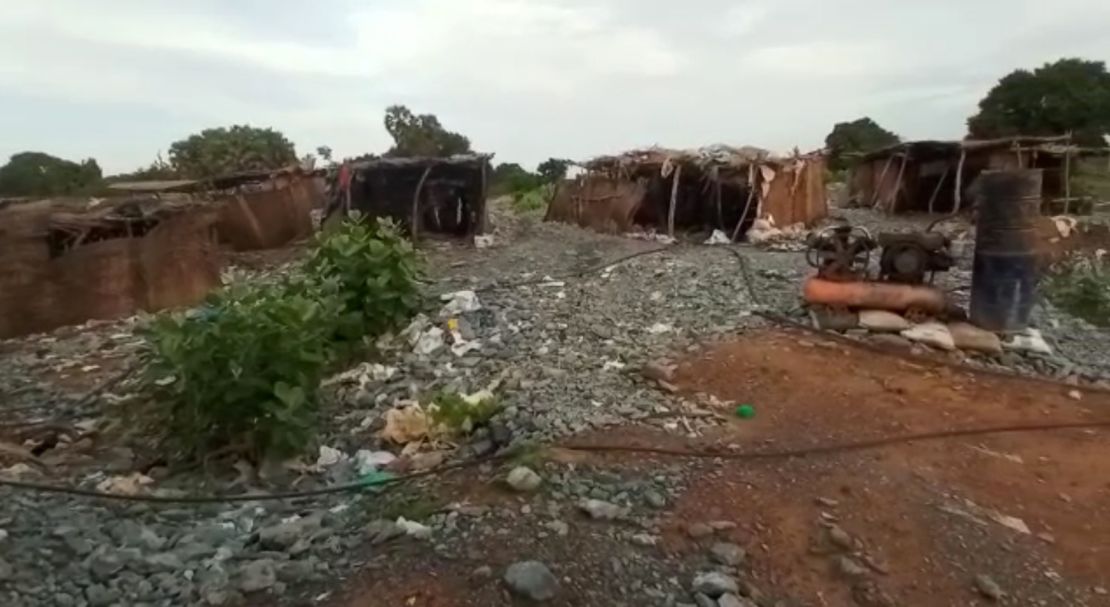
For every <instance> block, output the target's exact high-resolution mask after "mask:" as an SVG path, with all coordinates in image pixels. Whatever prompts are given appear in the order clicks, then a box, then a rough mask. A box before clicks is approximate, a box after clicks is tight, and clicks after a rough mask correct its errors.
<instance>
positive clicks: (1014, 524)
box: [940, 499, 1031, 535]
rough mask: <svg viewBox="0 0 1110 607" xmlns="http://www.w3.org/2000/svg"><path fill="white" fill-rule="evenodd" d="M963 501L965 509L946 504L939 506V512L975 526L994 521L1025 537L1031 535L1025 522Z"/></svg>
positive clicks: (965, 500) (971, 502) (966, 500)
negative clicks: (957, 517)
mask: <svg viewBox="0 0 1110 607" xmlns="http://www.w3.org/2000/svg"><path fill="white" fill-rule="evenodd" d="M963 501H964V506H965V508H961V507H959V506H955V505H952V504H946V505H944V506H941V507H940V510H941V512H946V513H948V514H954V515H956V516H959V517H962V518H965V519H967V520H969V521H971V522H973V523H975V524H977V525H983V526H985V525H987V524H988V522H987V520H988V519H989V520H991V521H994V522H995V523H998V524H999V525H1002V526H1003V527H1007V528H1009V529H1012V530H1014V531H1017V532H1019V533H1024V534H1026V535H1029V534H1030V533H1031V532H1030V530H1029V526H1028V525H1026V524H1025V521H1023V520H1021V519H1020V518H1017V517H1015V516H1009V515H1006V514H1002V513H1001V512H998V511H997V510H990V509H988V508H984V507H982V506H980V505H978V504H976V503H975V502H973V501H971V500H969V499H964V500H963Z"/></svg>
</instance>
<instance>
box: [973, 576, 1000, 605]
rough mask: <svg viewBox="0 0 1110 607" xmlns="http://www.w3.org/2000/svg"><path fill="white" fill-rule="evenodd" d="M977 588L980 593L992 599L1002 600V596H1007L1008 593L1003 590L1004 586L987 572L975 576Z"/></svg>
mask: <svg viewBox="0 0 1110 607" xmlns="http://www.w3.org/2000/svg"><path fill="white" fill-rule="evenodd" d="M975 589H976V590H978V591H979V594H981V595H983V596H984V597H986V598H988V599H990V600H992V601H998V600H1001V599H1002V597H1004V596H1006V593H1005V592H1003V591H1002V587H1001V586H999V585H998V582H996V581H994V578H992V577H991V576H989V575H986V574H979V575H977V576H975Z"/></svg>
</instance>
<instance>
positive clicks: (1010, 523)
mask: <svg viewBox="0 0 1110 607" xmlns="http://www.w3.org/2000/svg"><path fill="white" fill-rule="evenodd" d="M988 514H989V516H990V518H991V520H992V521H994V522H996V523H998V524H999V525H1002V526H1003V527H1008V528H1010V529H1013V530H1014V531H1017V532H1019V533H1024V534H1026V535H1029V534H1030V533H1031V531H1029V526H1028V525H1026V524H1025V521H1023V520H1021V519H1020V518H1018V517H1016V516H1009V515H1006V514H1002V513H1001V512H995V511H991V512H989V513H988Z"/></svg>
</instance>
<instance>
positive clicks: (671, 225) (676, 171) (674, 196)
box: [667, 164, 682, 238]
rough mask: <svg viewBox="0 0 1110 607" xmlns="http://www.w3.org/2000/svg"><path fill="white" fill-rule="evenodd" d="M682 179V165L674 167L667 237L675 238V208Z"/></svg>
mask: <svg viewBox="0 0 1110 607" xmlns="http://www.w3.org/2000/svg"><path fill="white" fill-rule="evenodd" d="M681 178H682V165H681V164H678V165H675V167H674V177H672V178H671V207H670V209H668V210H667V236H670V237H671V238H674V208H675V204H676V203H677V202H678V183H679V180H680V179H681Z"/></svg>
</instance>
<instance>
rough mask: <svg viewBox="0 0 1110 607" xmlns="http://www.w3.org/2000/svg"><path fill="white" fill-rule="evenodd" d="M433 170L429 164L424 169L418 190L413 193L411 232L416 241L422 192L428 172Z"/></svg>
mask: <svg viewBox="0 0 1110 607" xmlns="http://www.w3.org/2000/svg"><path fill="white" fill-rule="evenodd" d="M431 172H432V167H431V166H428V167H427V168H425V169H424V173H423V174H422V175H420V181H418V182H417V183H416V191H415V192H413V194H412V220H411V221H412V225H411V226H409V230H410V232H409V233H410V236H411V237H412V241H413V242H416V235H417V233H418V231H419V227H418V225H419V224H420V193H421V192H422V191H423V190H424V181H425V180H427V179H428V173H431Z"/></svg>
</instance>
